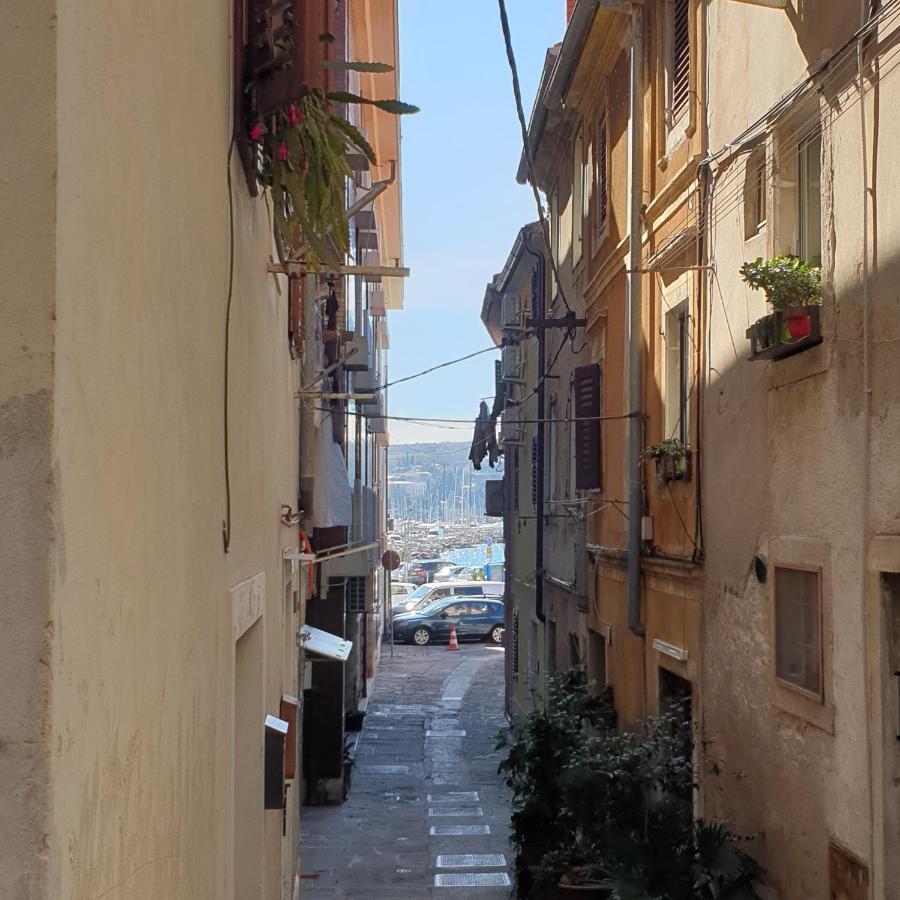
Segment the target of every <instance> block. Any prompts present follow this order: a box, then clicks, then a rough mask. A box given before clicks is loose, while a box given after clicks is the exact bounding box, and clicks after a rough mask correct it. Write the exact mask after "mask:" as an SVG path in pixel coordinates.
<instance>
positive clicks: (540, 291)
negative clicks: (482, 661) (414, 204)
mask: <svg viewBox="0 0 900 900" xmlns="http://www.w3.org/2000/svg"><path fill="white" fill-rule="evenodd" d="M525 252H526V253H529V254H531V256H533V257H535V259H536V260H537V262H536V263H535V265H536V266H537V279H536V281H537V295H536V296H535V297H533V298H532V301H533V309H532V318H533V319H535V320H537V321H538V322H540V323H541V324H540V325H539V326H538V327H537V329H535V330H536V331H537V345H538V358H537V370H538V382H537V420H538V422H537V466H536V468H537V472H536V473H535V475H536V480H537V484H536V485H535V494H536V500H537V502H536V504H535V539H534V614H535V615H536V616H537V618H538V621H540V622H545V621H546V616H545V615H544V453H545V445H544V434H545V432H544V370H545V368H546V366H547V329H546V328H544V327H543V321H544V316H545V315H546V309H545V307H546V303H545V295H546V285H545V283H544V282H545V273H544V257H543V255H542V254H540V253H537V252H535V251H534V250H532V249H531V243H530V241H529V236H527V235H526V237H525Z"/></svg>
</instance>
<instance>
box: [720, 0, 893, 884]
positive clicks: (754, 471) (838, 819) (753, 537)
mask: <svg viewBox="0 0 900 900" xmlns="http://www.w3.org/2000/svg"><path fill="white" fill-rule="evenodd" d="M806 5H807V6H808V5H809V4H806ZM797 12H798V11H797V9H796V8H795V7H792V9H791V10H789V11H788V12H787V13H786V14H781V13H775V17H774V18H773V16H772V11H765V10H760V9H753V8H749V7H748V8H744V7H743V5H742V4H718V5H717V6H716V7H715V12H714V20H713V23H712V28H713V30H714V32H715V34H716V35H717V40H719V39H720V40H719V43H718V44H717V45H716V53H715V55H714V56H713V57H712V58H711V62H710V65H711V66H712V71H711V84H712V91H713V94H712V96H711V101H710V108H711V110H712V113H711V134H710V143H711V146H712V147H713V148H714V149H715V148H717V147H719V146H721V145H722V144H724V143H725V142H726V141H727V140H729V138H730V137H734V136H735V135H736V134H737V133H739V132H740V131H741V130H743V128H744V127H745V126H746V125H747V124H749V122H750V121H752V120H753V119H755V118H756V117H757V116H759V115H760V114H762V112H763V111H764V110H765V109H766V108H767V107H768V106H769V105H770V104H771V103H772V102H774V101H775V100H776V99H777V98H778V97H780V96H781V95H782V94H783V93H784V92H785V91H786V90H787V89H788V88H789V87H790V86H791V85H792V84H793V83H794V82H796V81H797V80H799V79H800V78H801V77H802V76H803V74H804V72H805V70H806V67H807V66H808V65H809V64H810V61H815V60H819V59H821V57H822V54H824V53H826V52H827V50H828V48H829V46H836V45H837V43H838V42H839V40H838V38H839V35H840V34H841V33H843V34H844V35H845V36H846V35H848V34H849V33H850V32H851V31H852V30H853V28H855V27H856V25H857V24H858V20H857V18H856V10H855V9H854V10H852V11H848V10H846V9H841V10H837V9H832V10H830V15H831V16H832V18H833V19H834V20H835V21H828V20H826V21H823V22H821V23H820V31H819V32H818V34H817V36H814V30H811V29H812V25H811V20H809V19H806V18H804V17H803V16H800V17H799V18H797V15H796V14H797ZM741 29H744V31H743V32H742V31H741ZM763 42H765V44H766V46H767V48H768V49H767V52H766V53H765V54H756V53H754V52H753V48H754V47H758V46H760V45H761V44H762V43H763ZM738 77H740V79H741V83H744V82H745V81H746V82H747V83H752V84H754V86H755V87H757V88H758V90H755V91H748V92H743V91H741V92H735V91H734V90H733V85H734V84H735V83H736V79H737V78H738ZM823 121H824V123H825V124H824V130H825V134H824V137H823V147H824V159H825V162H824V164H823V176H824V178H823V180H824V189H823V242H824V244H825V245H826V249H825V260H824V265H823V273H824V279H825V300H824V306H823V309H822V321H823V332H824V334H825V343H824V344H823V345H821V346H819V347H817V348H814V349H811V350H808V351H806V352H804V353H801V354H798V355H797V356H795V357H792V358H790V359H787V360H782V361H778V362H772V363H767V362H765V361H755V362H749V361H747V359H746V357H747V356H748V354H749V342H748V341H747V340H746V339H745V338H744V331H745V329H746V328H747V326H748V325H749V324H750V323H752V322H753V321H755V320H756V319H757V318H759V317H760V316H762V315H764V314H765V312H766V311H767V310H766V307H765V302H764V298H763V296H762V295H761V294H757V293H753V292H750V291H748V290H747V289H746V288H745V286H744V285H743V283H742V282H741V281H740V278H739V276H738V274H737V273H738V268H739V267H740V265H741V263H742V262H744V260H746V259H752V258H754V257H756V256H757V255H762V256H770V255H772V254H773V252H774V251H775V248H776V246H777V242H778V241H779V240H781V238H780V236H776V234H774V233H773V230H774V226H773V224H772V216H771V215H770V218H769V224H768V226H767V228H766V229H765V230H764V232H763V233H762V234H760V235H759V236H757V237H754V238H752V239H750V240H746V241H745V240H744V234H743V219H742V207H741V205H740V203H739V202H738V203H737V206H736V209H733V210H732V211H731V212H730V213H729V214H727V215H723V216H719V217H717V220H716V224H715V231H714V245H713V250H714V256H715V262H716V265H717V273H718V277H717V279H716V281H715V283H714V284H712V285H711V286H710V294H709V296H708V298H707V300H708V303H709V323H710V330H711V335H710V341H709V348H710V357H709V367H710V368H709V379H710V381H709V384H710V387H709V390H708V391H707V394H706V405H705V410H704V417H705V421H704V429H705V432H704V441H703V447H704V472H703V479H704V481H703V490H704V536H705V549H706V562H705V574H706V595H705V600H704V622H703V632H702V633H703V648H704V649H703V653H704V663H703V678H704V682H705V684H706V685H707V686H708V687H707V690H706V692H705V695H704V715H703V729H704V735H703V736H704V745H703V746H704V748H705V751H706V752H705V758H704V760H703V763H704V768H703V773H702V782H703V785H702V788H703V791H702V792H703V803H704V811H705V814H706V815H707V816H710V817H724V818H726V819H727V820H729V821H730V822H731V823H732V826H733V827H734V828H735V829H736V830H737V831H739V832H741V833H749V834H756V835H758V840H757V841H756V842H755V844H754V846H753V847H752V850H753V852H754V854H755V855H757V856H758V858H759V859H760V861H761V862H762V863H763V865H764V867H765V868H766V869H767V870H768V873H769V876H768V877H769V880H770V883H771V887H772V890H773V892H774V894H775V896H778V897H781V898H785V900H786V898H794V897H814V896H825V895H827V893H828V890H829V882H828V845H829V842H830V841H834V842H836V843H838V844H839V845H841V846H842V847H844V848H846V849H847V850H849V851H850V852H851V853H852V854H854V855H855V856H857V857H858V858H860V859H861V860H863V861H864V862H865V863H866V864H867V865H868V866H869V867H870V869H871V870H872V873H873V878H874V879H877V878H878V869H879V863H878V861H877V860H873V857H872V845H871V833H872V810H871V807H870V800H871V794H870V784H871V772H870V768H869V762H870V747H869V743H868V737H869V734H870V732H869V725H870V723H869V717H868V709H867V688H868V685H867V666H868V662H867V659H866V631H865V629H866V627H867V625H866V622H865V619H864V608H865V603H866V596H865V587H864V585H865V578H866V572H865V565H866V563H865V560H866V553H865V539H866V535H867V534H871V533H872V532H873V531H874V530H876V528H877V523H878V519H879V518H881V519H882V520H883V519H890V518H892V517H893V515H894V514H893V510H894V509H895V508H896V504H897V498H898V493H900V492H898V484H897V479H896V475H895V473H896V464H895V461H894V459H893V454H892V452H891V451H890V450H889V446H891V445H892V441H891V436H892V433H893V431H894V429H895V424H890V425H888V424H887V423H888V422H890V421H891V416H890V415H889V414H888V410H889V408H890V407H891V406H892V405H893V404H894V403H896V402H897V400H898V399H900V398H898V397H897V396H895V394H896V388H895V387H894V385H895V382H896V377H895V376H891V375H890V372H891V371H893V372H896V366H897V362H898V360H897V357H896V349H895V347H894V345H891V344H889V343H883V344H881V343H879V344H878V345H877V349H876V350H875V351H874V354H873V370H872V372H873V384H874V385H875V386H876V387H875V396H878V397H879V401H878V402H877V403H874V404H873V412H874V413H875V415H874V417H873V419H872V427H873V442H872V445H871V448H870V450H868V451H867V449H866V445H865V442H864V434H865V430H864V395H863V390H862V389H863V384H862V368H861V344H860V337H861V330H860V322H861V291H860V276H861V267H862V240H861V235H862V217H863V208H862V197H863V191H862V172H861V151H860V140H859V135H860V132H859V127H860V126H859V117H858V109H851V110H850V111H849V112H848V113H847V114H844V115H836V114H835V111H832V112H830V113H829V112H826V113H825V116H824V119H823ZM898 121H900V120H898V119H897V118H896V117H895V116H892V117H888V116H886V115H885V114H884V113H882V115H881V118H880V129H881V133H882V134H883V135H886V136H887V135H890V137H889V138H888V137H885V140H887V141H888V142H892V141H894V142H895V141H896V133H897V132H896V129H897V124H898ZM884 146H885V147H886V146H887V144H885V145H884ZM770 153H771V147H770ZM888 165H890V164H888ZM742 168H743V162H742V160H740V159H737V160H736V161H734V162H732V163H729V164H728V168H726V169H723V170H722V171H721V172H720V175H719V178H720V185H727V184H729V183H730V184H731V185H732V188H728V187H725V188H723V191H726V192H727V193H732V191H733V188H734V186H735V185H739V184H740V183H741V182H742V174H741V171H742ZM878 182H879V184H880V185H882V186H885V185H887V184H888V182H887V181H885V180H884V175H883V174H882V173H879V175H878ZM726 195H727V194H724V193H723V195H722V196H726ZM739 196H740V195H739V193H738V197H739ZM773 199H774V194H773V193H772V192H771V191H770V205H769V209H770V210H772V209H773V205H772V200H773ZM730 205H732V206H733V205H734V204H733V203H732V204H730ZM885 205H889V204H885ZM880 208H883V207H880ZM894 218H895V216H894V214H893V213H891V212H889V211H888V212H886V213H884V214H883V218H882V222H883V224H881V226H880V237H879V243H878V246H879V247H880V254H881V257H882V259H884V260H885V261H887V260H891V263H893V259H894V256H895V253H896V247H897V239H898V237H900V234H897V232H896V227H888V223H890V224H891V226H895V223H894V222H893V221H892V220H893V219H894ZM887 285H888V281H887V280H884V281H881V282H879V283H878V284H875V283H873V303H874V307H873V308H875V309H878V313H877V314H876V316H877V317H878V320H879V321H880V323H881V325H880V327H881V328H882V329H885V330H886V331H890V333H891V334H897V333H900V330H898V324H900V319H898V310H897V307H896V304H895V303H894V300H893V297H892V295H891V294H890V291H889V289H888V287H887ZM873 321H874V318H873ZM729 329H730V331H731V334H733V335H734V341H735V345H736V347H735V348H733V346H732V342H731V337H730V335H729ZM883 333H885V332H883ZM882 430H884V431H883V433H884V436H885V438H886V440H885V441H884V443H881V442H880V438H879V437H875V435H879V436H880V435H881V434H882ZM893 446H896V445H895V443H894V444H893ZM867 452H868V454H869V464H870V465H871V472H872V480H871V483H870V484H869V485H868V486H867V485H866V482H865V479H864V473H865V463H864V459H865V457H866V455H867ZM867 497H868V500H867V499H866V498H867ZM866 503H868V504H869V510H870V511H869V512H867V509H866ZM876 510H877V511H878V512H877V513H876ZM738 511H739V512H738ZM873 526H874V527H873ZM755 553H762V554H764V555H765V556H766V557H767V558H768V561H769V579H768V582H767V583H766V584H764V585H763V584H759V583H758V582H757V580H756V579H755V577H754V575H753V569H752V563H753V556H754V554H755ZM779 561H780V562H804V561H807V562H809V563H810V564H813V565H821V566H822V571H823V586H824V592H823V606H824V616H825V624H824V631H823V635H824V637H823V640H824V655H825V668H824V673H825V699H824V702H823V703H821V704H811V703H810V702H805V703H802V704H801V703H792V702H791V701H790V698H788V697H787V695H786V693H785V690H784V689H783V688H779V687H778V685H777V684H776V682H775V679H774V662H773V652H774V651H773V649H772V628H773V602H774V601H773V588H772V584H773V564H774V563H776V562H779ZM874 621H875V620H873V622H874ZM876 727H877V726H876ZM873 883H874V884H875V885H877V884H878V881H877V880H876V881H874V882H873ZM873 896H884V894H883V893H879V888H878V887H875V890H874V894H873Z"/></svg>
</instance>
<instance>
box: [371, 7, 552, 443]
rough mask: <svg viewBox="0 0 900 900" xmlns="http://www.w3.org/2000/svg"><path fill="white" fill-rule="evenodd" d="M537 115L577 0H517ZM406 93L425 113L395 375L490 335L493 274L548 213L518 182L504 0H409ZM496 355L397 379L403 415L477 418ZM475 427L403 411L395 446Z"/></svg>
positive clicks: (475, 345)
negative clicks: (416, 421) (500, 0)
mask: <svg viewBox="0 0 900 900" xmlns="http://www.w3.org/2000/svg"><path fill="white" fill-rule="evenodd" d="M507 8H508V12H509V19H510V29H511V31H512V38H513V46H514V48H515V51H516V61H517V62H518V66H519V77H520V80H521V82H522V92H523V99H524V102H525V111H526V116H528V115H530V113H531V104H532V102H533V99H534V92H535V89H536V87H537V83H538V79H539V77H540V72H541V67H542V66H543V61H544V54H545V52H546V49H547V47H549V46H551V45H552V44H554V43H556V42H557V41H558V40H559V39H560V38H561V36H562V32H563V30H564V27H565V0H507ZM400 83H401V94H400V96H401V98H402V99H403V100H406V101H408V102H410V103H415V104H416V105H417V106H420V107H421V108H422V111H421V112H420V113H418V114H417V115H415V116H406V117H404V119H403V122H402V128H403V145H402V155H403V215H404V232H405V253H406V264H407V265H408V266H409V267H410V269H411V270H412V272H411V276H410V278H409V279H408V280H407V283H406V308H405V309H403V310H401V311H398V312H394V313H391V315H390V321H389V324H390V332H391V352H390V362H389V365H390V378H391V379H392V380H393V379H395V378H398V377H402V376H404V375H408V374H411V373H413V372H418V371H420V370H422V369H426V368H428V367H429V366H432V365H435V364H437V363H439V362H443V361H445V360H448V359H452V358H454V357H457V356H463V355H465V354H466V353H471V352H472V351H474V350H479V349H481V348H483V347H488V346H490V338H489V337H488V335H487V332H486V331H485V330H484V326H483V325H482V324H481V319H480V312H481V303H482V300H483V298H484V289H485V285H486V284H487V282H488V281H489V280H490V279H491V278H492V277H493V275H494V273H495V272H497V271H499V270H500V269H501V268H502V266H503V263H504V262H505V261H506V257H507V255H508V254H509V250H510V248H511V247H512V244H513V241H514V240H515V236H516V233H517V232H518V230H519V228H520V227H521V226H522V225H523V224H525V223H526V222H530V221H533V220H534V219H535V218H536V210H535V207H534V198H533V196H532V194H531V190H530V189H529V188H528V187H523V186H522V185H519V184H517V183H516V180H515V173H516V167H517V165H518V161H519V155H520V152H521V136H520V131H519V125H518V122H517V120H516V111H515V104H514V101H513V93H512V83H511V81H510V74H509V67H508V64H507V61H506V52H505V49H504V45H503V36H502V32H501V30H500V17H499V13H498V9H497V3H496V0H454V2H452V3H438V2H435V0H400ZM494 358H495V357H494V355H493V354H485V355H483V356H479V357H476V358H475V359H473V360H471V361H469V362H465V363H460V364H459V365H456V366H452V367H450V368H448V369H445V370H443V371H441V372H436V373H434V374H432V375H427V376H425V377H423V378H419V379H416V380H415V381H412V382H409V383H408V384H404V385H398V386H397V387H395V388H392V389H391V393H390V407H391V410H390V412H391V415H394V416H427V417H440V418H463V419H474V418H475V415H476V413H477V411H478V401H479V400H480V398H482V397H485V396H488V395H493V359H494ZM470 437H471V429H469V428H465V429H464V430H455V429H454V430H448V429H444V428H426V427H422V426H419V425H411V424H406V423H403V422H397V421H393V422H391V442H392V444H395V445H397V444H401V443H410V442H419V441H435V440H441V441H445V440H468V439H470Z"/></svg>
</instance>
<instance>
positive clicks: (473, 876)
mask: <svg viewBox="0 0 900 900" xmlns="http://www.w3.org/2000/svg"><path fill="white" fill-rule="evenodd" d="M511 884H512V882H510V880H509V875H507V874H506V872H471V873H469V872H461V873H460V874H458V875H435V876H434V886H435V887H509V886H510V885H511Z"/></svg>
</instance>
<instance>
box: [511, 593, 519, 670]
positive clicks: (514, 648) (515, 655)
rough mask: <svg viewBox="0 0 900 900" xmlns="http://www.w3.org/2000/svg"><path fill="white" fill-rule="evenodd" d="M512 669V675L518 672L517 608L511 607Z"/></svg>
mask: <svg viewBox="0 0 900 900" xmlns="http://www.w3.org/2000/svg"><path fill="white" fill-rule="evenodd" d="M512 671H513V675H514V676H517V677H518V674H519V608H518V607H514V608H513V627H512Z"/></svg>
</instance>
